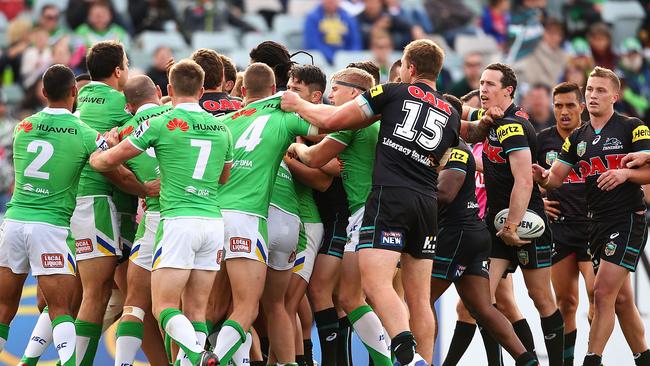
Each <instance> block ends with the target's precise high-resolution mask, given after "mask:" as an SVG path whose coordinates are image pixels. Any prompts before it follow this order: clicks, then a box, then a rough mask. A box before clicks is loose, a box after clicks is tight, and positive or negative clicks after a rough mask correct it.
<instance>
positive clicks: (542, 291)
mask: <svg viewBox="0 0 650 366" xmlns="http://www.w3.org/2000/svg"><path fill="white" fill-rule="evenodd" d="M549 286H550V284H549ZM528 296H529V297H530V299H531V300H533V303H534V304H535V308H537V311H539V312H540V313H545V314H546V313H549V312H552V311H553V310H554V309H555V308H556V306H555V299H554V298H553V293H552V292H551V291H550V287H548V288H546V287H543V286H539V287H537V286H536V287H529V288H528Z"/></svg>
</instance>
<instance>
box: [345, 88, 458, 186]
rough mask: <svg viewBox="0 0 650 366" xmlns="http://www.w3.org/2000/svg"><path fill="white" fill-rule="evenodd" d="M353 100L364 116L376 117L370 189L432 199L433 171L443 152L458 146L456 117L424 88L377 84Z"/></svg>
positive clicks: (434, 182)
mask: <svg viewBox="0 0 650 366" xmlns="http://www.w3.org/2000/svg"><path fill="white" fill-rule="evenodd" d="M358 98H359V99H358V100H357V101H358V103H359V105H360V106H361V107H362V109H363V111H364V113H365V114H366V115H367V116H373V115H381V128H380V130H379V139H378V142H377V150H376V155H375V156H376V158H375V167H374V172H373V179H372V184H373V186H375V187H376V186H388V187H403V188H408V189H412V190H415V191H417V192H419V193H422V194H426V195H428V196H432V197H435V195H436V192H437V187H436V185H437V180H438V173H437V171H436V167H437V166H438V165H439V162H440V159H441V158H442V156H443V155H444V153H445V151H447V148H449V147H450V146H455V145H457V144H458V135H459V129H460V118H459V116H458V112H456V110H454V109H453V108H452V107H451V106H450V105H449V103H447V101H445V100H444V98H443V97H442V94H440V93H438V92H437V91H435V90H433V89H432V88H431V87H429V86H428V85H426V84H424V83H416V84H405V83H389V84H383V85H378V86H376V87H374V88H373V89H371V90H369V91H367V92H365V93H363V95H362V96H360V97H358ZM366 102H367V104H366Z"/></svg>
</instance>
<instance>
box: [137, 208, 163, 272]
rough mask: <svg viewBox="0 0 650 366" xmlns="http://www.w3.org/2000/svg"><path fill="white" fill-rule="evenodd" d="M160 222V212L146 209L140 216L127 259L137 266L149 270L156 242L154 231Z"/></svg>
mask: <svg viewBox="0 0 650 366" xmlns="http://www.w3.org/2000/svg"><path fill="white" fill-rule="evenodd" d="M158 223H160V212H155V211H147V212H145V213H144V215H143V216H142V220H141V221H140V225H138V231H137V232H136V233H135V240H134V241H133V247H132V248H131V254H130V255H129V261H131V263H133V264H135V265H136V266H138V267H141V268H143V269H146V270H147V271H149V272H151V264H152V263H153V247H154V245H155V243H156V231H158Z"/></svg>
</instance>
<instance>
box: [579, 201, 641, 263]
mask: <svg viewBox="0 0 650 366" xmlns="http://www.w3.org/2000/svg"><path fill="white" fill-rule="evenodd" d="M589 232H590V233H591V236H590V238H589V239H590V240H589V241H590V247H589V250H590V253H591V260H592V263H593V264H594V269H596V270H597V269H598V266H599V265H600V260H601V259H602V260H605V261H607V262H610V263H613V264H616V265H617V266H621V267H623V268H625V269H628V270H629V271H630V272H634V271H635V270H636V266H637V264H638V263H639V258H640V257H641V254H642V253H643V249H644V248H645V242H646V239H647V235H648V231H647V224H646V218H645V214H636V213H630V214H629V215H624V216H620V217H616V218H612V219H611V220H607V221H599V222H596V221H594V222H592V224H591V229H590V230H589Z"/></svg>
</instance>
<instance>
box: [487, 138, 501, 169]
mask: <svg viewBox="0 0 650 366" xmlns="http://www.w3.org/2000/svg"><path fill="white" fill-rule="evenodd" d="M502 152H503V149H502V148H501V147H499V146H492V145H491V144H489V143H488V142H487V141H486V142H485V143H483V154H484V155H485V156H486V157H487V158H488V160H489V161H491V162H493V163H495V164H505V163H506V159H505V158H504V157H503V156H502V155H501V153H502Z"/></svg>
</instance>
